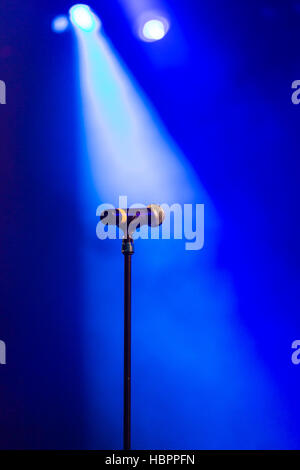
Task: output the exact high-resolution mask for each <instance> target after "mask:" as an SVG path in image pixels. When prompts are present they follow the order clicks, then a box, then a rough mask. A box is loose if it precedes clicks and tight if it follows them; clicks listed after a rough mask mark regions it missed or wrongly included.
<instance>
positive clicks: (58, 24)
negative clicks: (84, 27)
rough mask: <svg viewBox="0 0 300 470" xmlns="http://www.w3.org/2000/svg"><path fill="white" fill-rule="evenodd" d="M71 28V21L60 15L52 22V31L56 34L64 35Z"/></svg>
mask: <svg viewBox="0 0 300 470" xmlns="http://www.w3.org/2000/svg"><path fill="white" fill-rule="evenodd" d="M68 26H69V20H68V18H67V17H66V16H65V15H59V16H57V17H56V18H54V20H53V21H52V24H51V27H52V31H54V32H55V33H63V32H64V31H65V30H66V29H67V28H68Z"/></svg>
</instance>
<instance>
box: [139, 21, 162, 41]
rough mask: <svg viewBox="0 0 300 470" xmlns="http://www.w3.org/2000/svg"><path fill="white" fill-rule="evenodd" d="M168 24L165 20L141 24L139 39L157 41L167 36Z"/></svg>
mask: <svg viewBox="0 0 300 470" xmlns="http://www.w3.org/2000/svg"><path fill="white" fill-rule="evenodd" d="M168 30H169V22H168V21H167V20H166V19H165V18H153V19H149V20H147V21H146V22H144V23H143V24H142V27H141V29H140V37H141V39H143V41H148V42H154V41H159V40H160V39H162V38H163V37H165V35H166V34H167V32H168Z"/></svg>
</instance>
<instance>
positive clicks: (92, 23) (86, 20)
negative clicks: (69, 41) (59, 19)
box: [69, 4, 100, 32]
mask: <svg viewBox="0 0 300 470" xmlns="http://www.w3.org/2000/svg"><path fill="white" fill-rule="evenodd" d="M69 14H70V19H71V22H72V23H73V25H74V26H77V27H78V28H80V29H82V30H83V31H86V32H91V31H95V30H96V29H98V28H99V27H100V21H99V19H98V18H97V16H96V15H95V14H94V13H93V12H92V10H91V9H90V7H89V6H88V5H82V4H78V5H74V6H72V7H71V8H70V10H69Z"/></svg>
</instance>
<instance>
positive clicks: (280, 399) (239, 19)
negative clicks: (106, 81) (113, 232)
mask: <svg viewBox="0 0 300 470" xmlns="http://www.w3.org/2000/svg"><path fill="white" fill-rule="evenodd" d="M26 3H27V4H26V5H25V4H24V2H21V1H19V0H9V1H8V0H4V5H3V6H2V14H1V19H0V22H1V24H0V60H1V68H0V74H1V75H0V79H1V80H5V81H6V84H7V105H6V106H1V108H0V113H1V140H0V146H1V162H2V163H1V176H0V178H1V182H0V188H1V189H0V190H1V205H0V206H1V212H0V218H1V220H0V222H1V256H0V263H1V265H0V266H1V270H0V279H1V311H0V339H2V340H4V341H5V342H6V344H7V365H6V366H0V367H1V368H0V378H1V385H0V408H1V411H0V447H1V448H75V449H76V448H100V449H101V448H106V449H108V448H118V447H120V446H121V423H122V416H121V413H122V358H121V353H122V312H121V307H122V298H121V297H120V296H119V297H118V296H116V299H115V302H113V301H111V300H110V302H108V301H104V302H103V301H102V302H100V301H99V299H103V298H104V299H106V298H107V297H106V296H107V293H110V292H111V291H113V289H114V287H116V288H117V289H120V292H121V288H122V279H120V276H118V274H119V273H120V272H121V268H122V266H121V264H120V265H118V262H119V263H121V262H122V260H121V259H120V258H119V256H118V255H116V254H115V252H118V250H119V248H120V247H119V243H118V242H112V241H109V242H108V244H106V245H105V246H104V245H103V244H105V243H106V242H100V241H99V240H97V239H96V236H94V232H93V231H91V232H90V233H91V239H89V240H86V237H85V232H86V230H85V227H83V226H82V219H81V214H80V211H79V209H78V208H79V207H80V201H79V190H78V188H79V185H80V178H79V177H78V162H79V160H80V158H81V155H80V151H79V140H78V135H79V134H80V133H81V130H82V129H81V127H82V123H81V116H80V109H79V99H78V63H77V55H76V48H75V41H74V37H73V35H72V34H70V33H65V34H64V35H59V36H58V35H54V34H53V33H52V31H51V29H50V23H51V20H52V18H53V17H54V16H55V15H56V14H59V13H64V12H67V10H68V8H69V7H70V5H71V4H70V3H69V2H66V1H58V0H56V1H53V2H48V3H49V4H48V5H46V2H44V4H43V5H41V4H40V2H37V1H34V0H31V1H30V2H26ZM89 4H90V5H91V6H92V7H94V9H95V11H97V13H98V14H99V16H100V17H101V18H102V20H103V23H104V24H105V30H106V33H107V35H108V36H109V38H110V39H111V41H112V42H113V44H114V46H115V48H116V49H117V50H118V52H119V54H120V56H121V57H122V59H123V60H124V62H125V63H126V64H127V66H128V68H129V69H130V71H131V73H132V74H133V75H134V76H135V78H136V79H137V81H138V83H139V85H140V86H141V88H142V89H143V90H144V91H145V93H146V94H147V95H148V97H149V98H150V100H151V101H152V103H153V104H154V106H155V107H156V109H157V111H158V113H159V114H160V116H161V118H162V120H163V122H164V124H165V125H166V127H167V129H168V130H169V132H170V134H171V135H172V137H173V138H174V140H175V141H176V143H177V144H178V145H179V147H180V148H181V149H182V151H183V153H184V154H185V156H186V158H187V159H188V160H189V162H190V163H191V165H192V166H193V167H194V169H195V171H196V173H197V175H198V177H199V180H200V181H201V183H202V185H203V186H204V187H205V189H206V192H207V194H208V195H209V198H210V201H212V205H213V210H214V211H216V213H217V217H218V227H219V228H218V231H217V234H216V240H218V241H216V240H215V239H214V241H213V246H212V242H211V241H210V238H209V237H208V239H207V240H206V245H205V248H204V249H203V250H201V251H199V252H197V253H186V254H185V256H186V257H188V258H184V261H183V262H182V260H181V263H182V264H180V265H177V264H176V260H172V261H170V262H169V261H168V263H166V262H165V263H164V262H163V261H161V264H160V259H159V258H158V259H156V260H155V263H153V264H151V266H149V271H148V273H147V266H146V267H145V264H144V259H145V258H143V257H142V254H141V253H143V252H145V250H146V247H145V242H143V245H142V244H140V246H139V248H138V249H137V254H136V259H135V260H134V261H135V263H136V265H135V268H136V271H135V274H134V276H135V277H134V286H135V288H136V289H137V290H138V291H139V294H138V296H137V298H136V300H134V312H135V324H134V326H133V333H134V335H135V336H134V340H133V346H134V351H135V358H134V363H133V366H134V367H133V370H134V385H133V397H134V403H135V405H134V408H133V429H134V431H133V446H134V447H135V448H175V449H176V448H181V449H182V448H197V449H202V448H238V449H244V448H299V439H300V431H299V426H298V424H297V423H298V421H299V415H300V408H299V400H298V387H299V374H300V365H299V366H295V365H293V364H292V362H291V353H292V350H291V344H292V342H293V341H294V340H295V339H299V338H300V321H299V294H298V292H299V243H298V239H299V222H298V199H299V197H298V178H299V160H298V125H299V113H300V107H299V109H298V107H297V106H295V105H293V104H292V102H291V98H290V97H291V83H292V81H293V80H296V79H299V78H300V77H299V73H300V71H299V63H300V57H299V51H298V47H297V43H298V40H299V31H300V28H299V24H300V13H299V7H298V5H297V2H294V1H284V2H283V1H282V2H267V1H264V0H261V1H258V0H255V1H253V0H251V1H245V2H242V3H241V2H237V1H227V2H223V1H221V0H215V1H211V0H210V1H203V2H193V1H192V0H186V1H185V2H181V1H178V0H176V1H173V2H167V4H169V7H170V8H171V10H169V11H170V14H171V19H172V26H173V27H172V28H171V30H170V32H169V34H168V36H167V37H166V38H165V39H164V40H163V41H161V43H157V44H156V45H155V47H156V49H155V48H154V47H153V45H148V44H147V45H146V44H143V43H141V42H139V41H137V40H136V38H135V37H134V36H133V35H132V32H131V27H130V24H129V22H128V19H127V18H126V16H125V15H124V12H123V10H122V9H121V7H120V6H119V5H116V6H114V7H112V6H111V5H110V2H104V1H103V2H102V1H98V2H96V1H94V2H90V3H89ZM94 202H95V205H96V204H97V203H98V201H94ZM99 202H102V201H99ZM198 202H199V203H201V202H206V201H198ZM95 209H96V207H95V206H94V205H93V206H92V207H91V214H92V218H93V217H94V213H95ZM207 211H208V212H207V214H208V215H207V217H208V220H209V218H210V216H209V213H210V212H209V211H210V206H209V204H208V205H207ZM93 224H95V225H96V220H94V219H93ZM91 230H94V227H93V226H92V227H91ZM163 244H164V245H163V246H164V247H165V250H166V252H167V253H168V250H170V248H169V247H168V245H167V242H163ZM83 245H84V246H85V247H86V246H88V247H90V251H89V248H87V250H88V252H89V256H91V257H92V260H90V263H91V264H90V266H91V269H92V277H93V279H94V284H93V286H91V291H90V292H91V295H92V298H91V299H90V301H91V302H92V303H93V308H94V309H95V308H97V311H98V314H99V319H98V322H97V321H96V320H95V319H94V318H92V319H91V318H89V310H88V309H87V303H86V299H85V298H84V296H85V295H86V293H84V292H83V286H84V282H85V279H84V278H83V273H84V272H85V271H83V268H82V247H83ZM172 246H173V245H172ZM212 250H213V256H212V254H211V251H212ZM163 251H164V250H162V251H161V253H162V254H161V256H163ZM181 258H182V257H181ZM87 259H88V258H87ZM185 260H187V261H185ZM88 262H89V261H88ZM103 265H105V266H106V267H105V269H103ZM85 269H86V268H85ZM149 276H150V278H151V281H150V283H149V279H148V277H149ZM166 279H167V280H168V281H167V282H164V281H165V280H166ZM113 280H114V281H115V286H113V285H112V284H111V281H113ZM183 280H184V281H183ZM162 284H163V288H162V292H163V298H164V300H163V302H162V304H160V303H159V302H158V303H156V308H155V309H154V305H153V302H150V303H149V304H147V305H146V307H145V306H143V310H141V309H140V303H139V300H141V299H142V294H143V292H144V291H143V289H145V294H146V293H148V292H150V291H151V290H152V289H155V291H156V292H157V291H158V290H160V289H161V286H162ZM145 286H147V287H146V288H145ZM87 325H88V326H87ZM91 327H92V328H91ZM89 329H91V330H92V333H91V331H90V330H89ZM98 333H99V334H98ZM89 335H91V336H89ZM87 351H88V353H87Z"/></svg>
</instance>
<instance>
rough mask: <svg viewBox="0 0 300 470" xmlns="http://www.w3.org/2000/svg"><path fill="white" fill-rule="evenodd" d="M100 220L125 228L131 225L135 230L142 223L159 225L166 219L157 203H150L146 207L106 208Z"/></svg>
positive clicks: (106, 223)
mask: <svg viewBox="0 0 300 470" xmlns="http://www.w3.org/2000/svg"><path fill="white" fill-rule="evenodd" d="M100 220H101V222H102V223H103V224H104V225H116V226H117V227H119V228H121V229H123V230H124V228H125V229H126V228H127V227H129V226H131V227H130V228H131V229H133V230H130V231H131V232H133V231H134V230H135V229H137V228H139V227H141V226H142V225H149V226H150V227H158V226H159V225H161V224H162V223H163V221H164V220H165V213H164V210H163V209H162V208H161V207H160V206H158V205H157V204H150V205H149V206H147V207H144V208H133V209H109V210H105V211H103V212H102V213H101V214H100Z"/></svg>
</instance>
